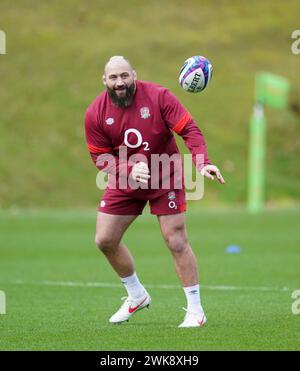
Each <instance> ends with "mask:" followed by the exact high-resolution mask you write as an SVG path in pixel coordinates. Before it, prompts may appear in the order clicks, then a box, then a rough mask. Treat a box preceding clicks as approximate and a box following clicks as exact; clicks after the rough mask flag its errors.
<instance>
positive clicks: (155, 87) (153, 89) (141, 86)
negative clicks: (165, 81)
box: [137, 80, 168, 95]
mask: <svg viewBox="0 0 300 371" xmlns="http://www.w3.org/2000/svg"><path fill="white" fill-rule="evenodd" d="M137 88H138V90H141V91H143V93H145V92H146V93H147V92H148V93H150V94H158V95H159V94H161V93H162V92H164V91H167V90H168V89H167V88H165V87H164V86H162V85H159V84H156V83H154V82H150V81H142V80H138V81H137Z"/></svg>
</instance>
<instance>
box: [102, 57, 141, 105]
mask: <svg viewBox="0 0 300 371" xmlns="http://www.w3.org/2000/svg"><path fill="white" fill-rule="evenodd" d="M102 78H103V83H104V85H105V86H106V89H107V92H108V94H109V96H110V98H111V100H112V101H113V103H114V104H115V105H117V106H118V107H128V106H130V104H131V102H132V99H133V96H134V93H135V80H136V72H135V71H134V70H133V69H132V67H131V64H130V62H129V61H128V60H127V59H125V58H124V57H122V56H114V57H111V58H110V60H109V61H108V62H107V63H106V64H105V67H104V74H103V77H102Z"/></svg>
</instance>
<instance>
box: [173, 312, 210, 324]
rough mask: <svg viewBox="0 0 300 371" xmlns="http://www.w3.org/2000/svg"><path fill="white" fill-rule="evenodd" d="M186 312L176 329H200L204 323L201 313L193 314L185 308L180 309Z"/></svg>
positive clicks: (204, 318)
mask: <svg viewBox="0 0 300 371" xmlns="http://www.w3.org/2000/svg"><path fill="white" fill-rule="evenodd" d="M182 309H184V310H185V311H186V315H185V317H184V320H183V322H182V323H181V324H180V325H179V326H178V327H202V326H204V325H205V323H206V321H207V320H206V317H205V314H204V313H203V312H199V313H195V312H190V311H188V310H187V309H185V308H182Z"/></svg>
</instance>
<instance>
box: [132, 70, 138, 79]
mask: <svg viewBox="0 0 300 371" xmlns="http://www.w3.org/2000/svg"><path fill="white" fill-rule="evenodd" d="M132 73H133V79H134V80H136V79H137V74H136V72H135V70H132Z"/></svg>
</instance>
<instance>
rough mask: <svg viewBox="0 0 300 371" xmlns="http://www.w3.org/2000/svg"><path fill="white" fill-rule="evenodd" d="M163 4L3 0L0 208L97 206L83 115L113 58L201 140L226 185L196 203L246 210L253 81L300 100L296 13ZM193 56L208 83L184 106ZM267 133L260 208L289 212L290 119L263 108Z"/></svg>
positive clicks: (264, 5) (294, 188)
mask: <svg viewBox="0 0 300 371" xmlns="http://www.w3.org/2000/svg"><path fill="white" fill-rule="evenodd" d="M163 3H164V5H163V6H162V2H161V1H160V0H149V1H147V2H146V1H137V0H128V1H126V4H124V2H123V1H120V0H119V1H114V2H112V1H110V0H91V1H89V2H86V3H83V2H82V1H79V0H78V1H74V0H64V1H60V0H52V1H45V2H41V1H38V0H26V1H23V0H22V1H21V0H15V1H14V2H13V3H12V2H11V1H10V0H1V2H0V29H2V30H4V31H5V32H6V35H7V54H6V55H4V56H2V55H1V56H0V81H1V87H0V105H1V106H0V176H1V182H0V207H5V208H7V207H10V206H11V205H17V206H19V207H69V208H72V207H93V206H94V200H95V198H96V197H97V192H98V191H97V189H96V187H94V188H93V189H92V186H91V185H92V184H94V182H95V171H96V169H95V168H94V166H93V164H92V162H91V160H90V158H89V155H88V153H87V150H86V147H85V143H84V138H83V116H84V111H85V109H86V107H87V106H88V104H89V103H90V102H91V101H92V100H93V99H94V97H95V96H96V95H97V94H98V93H99V92H100V91H101V90H102V89H103V86H102V83H101V81H100V77H101V74H102V68H103V65H104V63H105V62H106V60H107V59H108V57H109V56H111V55H115V54H117V55H125V56H127V57H128V58H129V59H130V60H131V61H132V63H133V65H134V67H135V68H136V70H137V72H138V76H139V78H140V79H144V80H151V81H154V82H157V83H160V84H163V85H165V86H167V87H168V88H170V89H171V90H172V91H173V92H174V93H175V94H176V95H177V96H178V98H179V99H180V100H181V101H182V102H183V103H184V104H185V105H186V107H187V108H188V109H189V110H190V112H191V113H192V114H193V116H194V117H195V119H196V121H197V122H198V124H199V126H200V128H201V129H202V130H203V132H204V133H205V136H206V139H207V143H208V150H209V156H210V158H211V160H212V161H213V162H215V163H216V164H218V165H219V166H220V167H221V168H222V170H223V172H224V176H225V178H226V179H227V184H228V186H227V187H226V188H223V189H222V192H220V190H219V188H218V187H215V185H211V186H208V187H207V192H206V199H205V201H204V202H205V203H206V204H209V203H212V202H214V203H215V204H218V205H219V204H220V203H225V204H226V203H227V204H228V203H233V202H234V203H241V202H244V201H245V198H246V175H247V163H248V122H249V118H250V115H251V112H252V106H253V94H254V93H253V91H254V76H255V73H256V72H257V71H261V70H264V71H269V72H272V73H275V74H279V75H283V76H285V77H287V78H288V79H289V80H290V81H291V84H292V89H293V92H292V96H293V100H296V101H298V102H299V101H300V93H299V89H298V87H299V84H300V74H299V61H300V56H295V55H293V54H292V53H291V44H292V41H293V40H292V39H291V33H292V31H293V30H296V29H299V13H300V3H299V1H298V0H288V1H285V2H280V1H273V0H265V1H259V0H255V1H251V2H246V1H230V2H228V1H225V0H222V1H218V2H217V3H216V2H214V1H208V0H206V1H198V0H190V1H188V2H187V3H186V4H185V5H184V6H183V3H182V1H179V0H165V1H164V2H163ZM195 54H203V55H205V56H207V57H209V58H210V59H211V61H212V63H213V65H214V77H213V80H212V84H211V85H210V86H209V88H208V89H207V90H206V91H205V92H203V93H200V94H195V95H192V94H187V93H185V92H184V91H183V90H182V89H181V88H180V87H179V84H178V80H177V78H178V71H179V68H180V66H181V64H182V63H183V61H184V60H185V59H186V58H187V57H189V56H191V55H195ZM267 124H268V152H267V199H268V200H269V201H270V202H273V203H274V202H276V203H277V204H285V205H289V206H292V205H293V203H294V200H298V201H299V199H300V193H299V182H298V179H299V177H300V167H299V166H298V158H299V148H300V147H299V140H298V139H297V138H299V131H300V124H299V117H296V116H295V115H293V114H292V113H291V112H289V111H275V110H273V111H272V110H269V109H268V110H267ZM179 144H180V147H181V149H182V150H185V149H184V146H183V145H182V143H181V141H180V140H179ZM87 189H88V190H89V191H88V192H87ZM45 195H47V196H46V197H45Z"/></svg>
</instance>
